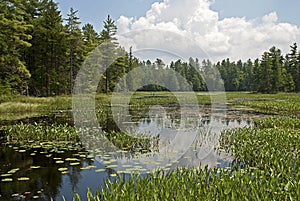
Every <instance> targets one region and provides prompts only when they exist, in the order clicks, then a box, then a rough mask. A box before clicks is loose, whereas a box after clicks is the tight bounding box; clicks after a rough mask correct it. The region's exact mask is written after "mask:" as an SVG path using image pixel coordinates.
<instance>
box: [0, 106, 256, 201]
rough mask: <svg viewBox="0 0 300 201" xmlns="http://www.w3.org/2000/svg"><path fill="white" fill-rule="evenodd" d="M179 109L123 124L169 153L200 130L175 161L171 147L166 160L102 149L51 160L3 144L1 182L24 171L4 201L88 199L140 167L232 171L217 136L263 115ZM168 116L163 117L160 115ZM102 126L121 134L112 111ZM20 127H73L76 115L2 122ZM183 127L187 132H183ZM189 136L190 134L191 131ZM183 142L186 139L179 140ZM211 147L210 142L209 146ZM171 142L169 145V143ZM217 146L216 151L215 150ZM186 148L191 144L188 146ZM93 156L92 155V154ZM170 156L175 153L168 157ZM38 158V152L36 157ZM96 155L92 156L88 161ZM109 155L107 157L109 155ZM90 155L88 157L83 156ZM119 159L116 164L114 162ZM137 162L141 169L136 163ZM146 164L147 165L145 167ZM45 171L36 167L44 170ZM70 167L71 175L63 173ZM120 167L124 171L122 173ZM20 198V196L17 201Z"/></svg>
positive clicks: (1, 185)
mask: <svg viewBox="0 0 300 201" xmlns="http://www.w3.org/2000/svg"><path fill="white" fill-rule="evenodd" d="M175 108H176V107H174V108H172V107H170V108H163V107H160V106H159V107H149V108H146V109H140V110H136V111H134V110H131V112H130V115H131V116H132V120H134V121H133V123H128V122H123V123H124V125H126V127H127V129H128V131H135V132H142V133H147V134H148V135H150V136H156V135H159V137H160V146H159V151H163V149H164V148H165V147H167V145H168V142H171V141H173V140H174V138H176V136H175V135H174V133H175V132H179V131H181V129H187V128H189V129H190V130H191V131H194V130H197V131H198V132H197V135H195V136H193V138H191V139H192V140H191V141H189V142H188V143H187V144H188V145H187V146H188V147H186V148H187V149H185V150H184V153H180V157H179V158H176V157H170V153H171V154H172V151H174V150H172V149H171V148H168V149H165V150H164V151H165V153H166V157H165V158H163V157H159V155H156V156H155V152H149V153H147V154H148V156H147V155H146V156H147V157H148V158H150V160H148V163H149V164H147V157H145V156H142V157H140V156H136V155H132V154H131V153H129V152H125V151H124V152H122V151H119V152H117V151H116V150H113V151H112V152H110V153H108V152H105V153H103V152H101V150H99V151H98V153H97V151H95V150H87V149H83V150H72V151H71V150H65V151H64V152H61V153H52V155H51V157H49V152H47V153H44V151H43V150H41V149H30V150H26V152H25V153H21V152H19V151H18V150H20V149H18V148H15V147H12V146H8V145H7V144H5V141H4V140H3V139H2V142H3V143H2V144H1V145H0V158H1V160H0V175H2V176H1V180H2V179H4V178H7V176H3V174H7V172H9V171H10V170H12V169H15V168H19V170H18V171H17V172H16V173H15V174H13V175H12V176H9V178H12V179H13V181H12V182H4V181H1V182H0V195H1V197H0V200H13V199H14V200H22V198H23V197H22V196H24V199H23V200H30V199H32V198H33V197H34V196H38V198H39V200H50V198H54V199H56V200H62V195H64V196H65V197H66V199H67V200H72V197H73V192H74V191H76V192H78V193H79V194H80V195H81V196H82V197H85V195H86V192H87V187H91V189H92V191H93V192H95V191H96V189H98V188H100V186H102V185H103V184H104V180H105V179H106V178H109V179H112V180H113V179H116V177H115V173H117V171H123V172H125V173H124V174H123V176H124V177H125V178H126V177H129V174H126V171H128V172H130V171H129V169H130V168H131V169H132V168H137V170H139V171H140V172H143V171H142V170H144V172H147V168H148V169H149V167H150V169H151V165H152V166H155V165H157V164H161V165H162V167H165V168H167V169H173V168H176V167H177V166H198V165H199V164H200V163H201V165H208V166H209V167H212V166H219V167H226V166H229V165H230V163H231V161H232V158H231V156H228V155H226V154H225V153H223V152H222V151H220V150H218V149H215V146H216V144H217V143H218V141H216V139H218V138H217V137H218V136H219V133H220V131H221V130H222V129H226V128H233V127H244V126H251V125H252V121H251V119H252V118H256V117H257V114H255V113H252V112H251V111H247V112H245V111H240V110H237V109H235V108H229V110H228V111H227V113H226V116H225V115H224V114H223V113H222V111H220V112H219V115H215V116H214V118H211V116H210V112H211V111H210V108H205V109H203V110H202V113H201V114H199V115H198V116H197V117H193V116H188V115H187V116H186V118H181V119H179V118H178V117H180V114H178V113H177V112H176V109H175ZM158 111H162V112H160V113H159V112H158ZM97 116H98V120H99V124H100V126H101V127H102V129H103V130H104V131H105V132H112V131H116V132H118V131H120V129H119V128H118V126H117V125H116V123H115V121H114V120H113V118H112V115H111V111H110V110H109V109H108V108H106V109H103V110H102V111H99V112H98V113H97ZM18 122H23V123H33V122H38V123H40V124H53V123H55V124H61V123H62V124H65V123H69V124H71V123H72V116H71V113H70V112H64V113H61V112H58V113H53V114H50V115H44V116H39V117H35V118H25V119H22V120H18V121H15V122H2V123H1V125H4V124H6V125H7V124H15V123H18ZM182 125H184V126H183V128H182ZM185 131H186V130H185ZM179 139H180V138H179ZM204 142H205V143H204ZM164 143H165V144H164ZM210 145H211V146H210ZM183 146H186V144H183ZM88 151H90V152H88ZM168 152H170V153H168ZM32 153H35V154H34V155H32ZM91 153H93V154H94V155H93V156H92V157H87V156H89V155H90V154H91ZM105 154H106V155H105ZM82 155H84V156H85V157H80V156H82ZM58 158H59V159H60V160H61V161H63V163H62V164H60V163H57V161H58V160H57V159H58ZM67 158H79V160H80V161H79V165H75V166H73V165H70V163H68V162H66V159H67ZM112 159H114V160H112ZM135 163H136V164H135ZM141 164H142V165H141ZM38 166H40V168H36V169H34V168H32V167H38ZM61 167H65V168H67V171H66V173H65V174H62V172H60V171H59V170H58V168H61ZM118 167H122V168H119V169H118ZM20 177H28V178H29V180H28V181H18V178H20ZM13 194H16V195H15V197H12V195H13Z"/></svg>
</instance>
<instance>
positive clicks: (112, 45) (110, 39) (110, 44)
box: [100, 15, 118, 93]
mask: <svg viewBox="0 0 300 201" xmlns="http://www.w3.org/2000/svg"><path fill="white" fill-rule="evenodd" d="M116 32H117V26H116V25H115V22H114V21H113V20H112V19H111V17H110V16H109V15H108V17H107V19H106V20H105V21H104V29H103V30H102V31H101V33H100V43H102V47H103V48H105V51H103V61H104V62H103V64H104V68H105V69H106V71H105V92H106V93H108V92H109V83H110V69H109V65H111V64H112V63H113V61H114V59H115V56H116V48H117V45H118V43H117V39H116V37H115V35H116Z"/></svg>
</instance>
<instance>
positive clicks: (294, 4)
mask: <svg viewBox="0 0 300 201" xmlns="http://www.w3.org/2000/svg"><path fill="white" fill-rule="evenodd" d="M55 1H56V2H58V3H59V8H60V10H61V11H62V14H63V15H64V16H66V14H67V13H68V11H69V9H70V7H73V8H74V9H76V10H78V13H79V17H80V18H81V21H82V22H83V23H87V22H90V23H92V24H93V25H94V26H95V28H96V27H97V26H98V25H99V26H100V23H102V21H103V20H104V19H105V18H106V17H107V15H108V14H109V15H111V17H112V18H113V19H115V20H117V19H119V17H120V16H121V15H124V16H127V17H137V18H138V17H141V16H144V15H145V13H146V12H147V10H149V9H150V8H151V5H152V4H153V3H154V2H162V0H84V1H83V0H55ZM211 8H212V10H214V11H217V12H218V13H219V16H220V18H221V19H223V18H226V17H244V16H245V17H246V18H247V19H254V18H258V17H262V16H264V15H266V14H268V13H270V12H272V11H276V12H277V14H278V16H279V21H281V22H289V23H292V24H297V25H298V26H300V1H299V0H215V2H214V3H213V4H212V6H211Z"/></svg>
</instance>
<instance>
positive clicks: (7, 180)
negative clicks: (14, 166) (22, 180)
mask: <svg viewBox="0 0 300 201" xmlns="http://www.w3.org/2000/svg"><path fill="white" fill-rule="evenodd" d="M1 181H3V182H11V181H13V179H12V178H5V179H1Z"/></svg>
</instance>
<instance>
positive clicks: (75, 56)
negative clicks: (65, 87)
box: [66, 8, 85, 93]
mask: <svg viewBox="0 0 300 201" xmlns="http://www.w3.org/2000/svg"><path fill="white" fill-rule="evenodd" d="M77 12H78V11H77V10H74V9H73V8H70V13H69V14H68V18H67V19H66V21H67V24H66V28H67V33H68V35H67V40H68V57H69V58H70V60H69V62H68V63H69V66H70V80H69V82H70V92H71V93H72V88H73V80H74V77H75V75H76V74H77V72H78V70H79V68H80V66H81V64H82V63H83V61H84V48H85V47H84V41H83V35H82V32H81V29H80V28H79V25H80V21H79V18H78V17H77Z"/></svg>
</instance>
